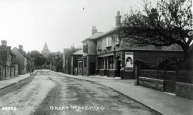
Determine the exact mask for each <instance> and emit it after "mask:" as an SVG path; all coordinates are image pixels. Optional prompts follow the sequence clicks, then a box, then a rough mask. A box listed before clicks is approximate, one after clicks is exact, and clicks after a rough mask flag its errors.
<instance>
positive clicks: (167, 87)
mask: <svg viewBox="0 0 193 115" xmlns="http://www.w3.org/2000/svg"><path fill="white" fill-rule="evenodd" d="M164 91H165V92H169V93H175V91H176V72H175V71H167V72H166V73H165V75H164Z"/></svg>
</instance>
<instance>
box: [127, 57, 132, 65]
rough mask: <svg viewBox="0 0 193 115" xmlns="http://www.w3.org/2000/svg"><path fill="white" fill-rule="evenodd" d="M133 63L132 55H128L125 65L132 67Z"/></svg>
mask: <svg viewBox="0 0 193 115" xmlns="http://www.w3.org/2000/svg"><path fill="white" fill-rule="evenodd" d="M132 65H133V60H132V58H131V57H127V59H126V60H125V67H132Z"/></svg>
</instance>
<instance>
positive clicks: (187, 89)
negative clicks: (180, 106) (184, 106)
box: [176, 82, 193, 99]
mask: <svg viewBox="0 0 193 115" xmlns="http://www.w3.org/2000/svg"><path fill="white" fill-rule="evenodd" d="M176 95H177V96H180V97H183V98H187V99H193V84H188V83H181V82H176Z"/></svg>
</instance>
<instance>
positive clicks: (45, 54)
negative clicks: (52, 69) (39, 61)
mask: <svg viewBox="0 0 193 115" xmlns="http://www.w3.org/2000/svg"><path fill="white" fill-rule="evenodd" d="M41 54H42V55H43V56H44V57H48V55H49V54H50V50H49V49H48V46H47V43H45V44H44V47H43V50H42V51H41Z"/></svg>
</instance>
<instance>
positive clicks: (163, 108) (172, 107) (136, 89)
mask: <svg viewBox="0 0 193 115" xmlns="http://www.w3.org/2000/svg"><path fill="white" fill-rule="evenodd" d="M57 74H59V75H62V76H65V77H70V78H76V79H82V80H87V81H94V82H97V83H99V84H102V85H104V86H107V87H109V88H112V89H114V90H116V91H118V92H120V93H122V94H124V95H126V96H128V97H130V98H132V99H134V100H136V101H138V102H140V103H142V104H144V105H146V106H148V107H150V108H152V109H154V110H156V111H158V112H160V113H162V114H164V115H193V100H189V99H185V98H181V97H178V96H175V95H170V94H167V93H164V92H161V91H158V90H154V89H151V88H146V87H143V86H137V85H135V80H121V79H119V78H109V77H101V76H73V75H69V74H64V73H57Z"/></svg>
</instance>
